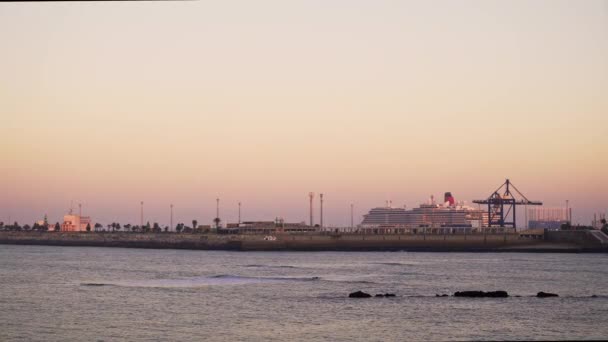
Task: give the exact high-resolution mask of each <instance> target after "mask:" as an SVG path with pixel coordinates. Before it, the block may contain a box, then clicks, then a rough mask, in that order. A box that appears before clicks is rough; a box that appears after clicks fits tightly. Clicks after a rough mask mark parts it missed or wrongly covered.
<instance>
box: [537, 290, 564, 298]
mask: <svg viewBox="0 0 608 342" xmlns="http://www.w3.org/2000/svg"><path fill="white" fill-rule="evenodd" d="M536 297H538V298H547V297H559V295H558V294H557V293H550V292H543V291H540V292H539V293H537V294H536Z"/></svg>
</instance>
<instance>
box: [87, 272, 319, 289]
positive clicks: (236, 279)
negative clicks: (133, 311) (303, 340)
mask: <svg viewBox="0 0 608 342" xmlns="http://www.w3.org/2000/svg"><path fill="white" fill-rule="evenodd" d="M320 279H321V278H320V277H248V276H238V275H231V274H219V275H213V276H202V277H192V278H178V279H145V280H120V281H106V282H85V283H81V284H80V285H81V286H91V287H96V286H122V287H158V288H179V287H203V286H215V285H246V284H260V283H280V282H290V281H317V280H320Z"/></svg>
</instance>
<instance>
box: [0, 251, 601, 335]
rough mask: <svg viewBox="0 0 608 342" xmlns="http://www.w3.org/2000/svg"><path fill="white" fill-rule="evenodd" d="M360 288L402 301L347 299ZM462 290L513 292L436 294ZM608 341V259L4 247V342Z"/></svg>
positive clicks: (0, 291)
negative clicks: (474, 295) (498, 294)
mask: <svg viewBox="0 0 608 342" xmlns="http://www.w3.org/2000/svg"><path fill="white" fill-rule="evenodd" d="M356 290H362V291H365V292H368V293H371V294H376V293H386V292H390V293H395V294H396V295H397V296H396V297H392V298H368V299H349V298H348V293H350V292H353V291H356ZM461 290H506V291H508V292H509V294H510V295H511V297H510V298H482V299H478V298H475V299H473V298H455V297H436V296H435V295H436V294H444V293H446V294H453V293H454V292H455V291H461ZM538 291H545V292H555V293H558V294H559V295H560V297H559V298H545V299H539V298H536V297H534V295H535V294H536V292H538ZM592 295H595V297H592ZM516 296H517V297H516ZM602 338H604V339H605V338H608V255H605V254H525V253H409V252H387V253H376V252H373V253H372V252H345V253H339V252H316V253H304V252H222V251H185V250H145V249H122V248H93V247H82V248H81V247H52V246H9V245H0V340H2V341H19V340H22V341H405V340H434V341H438V340H504V339H509V340H535V339H544V340H548V339H549V340H555V339H602Z"/></svg>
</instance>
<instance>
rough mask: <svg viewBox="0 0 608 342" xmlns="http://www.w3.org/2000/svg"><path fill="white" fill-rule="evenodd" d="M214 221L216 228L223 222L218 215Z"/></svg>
mask: <svg viewBox="0 0 608 342" xmlns="http://www.w3.org/2000/svg"><path fill="white" fill-rule="evenodd" d="M213 222H214V223H215V228H217V229H219V228H220V223H221V222H222V220H221V219H220V218H219V217H216V218H214V219H213Z"/></svg>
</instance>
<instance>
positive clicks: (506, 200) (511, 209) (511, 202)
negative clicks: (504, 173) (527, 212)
mask: <svg viewBox="0 0 608 342" xmlns="http://www.w3.org/2000/svg"><path fill="white" fill-rule="evenodd" d="M511 188H513V190H515V193H516V194H517V195H519V196H520V197H521V198H520V199H517V198H515V196H514V194H513V193H512V192H511ZM503 189H504V192H502V193H501V191H503ZM473 203H477V204H487V205H488V225H489V226H490V227H507V228H509V227H512V228H517V222H516V215H515V208H516V207H517V206H518V205H542V204H543V203H542V202H539V201H530V200H529V199H528V198H526V196H524V195H523V194H522V193H521V192H520V191H519V190H517V188H516V187H515V185H513V183H511V182H510V181H509V180H508V179H507V180H506V181H505V182H504V183H503V184H502V185H501V186H500V187H499V188H498V189H496V191H494V192H493V193H492V195H490V197H488V198H487V199H484V200H474V201H473Z"/></svg>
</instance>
